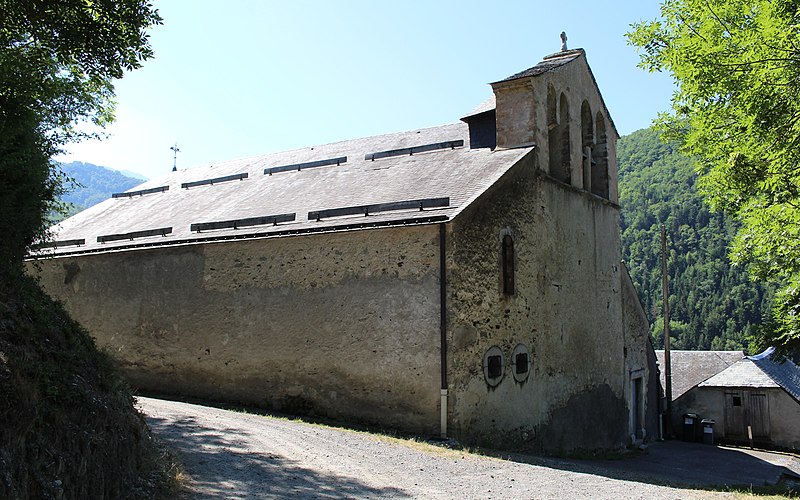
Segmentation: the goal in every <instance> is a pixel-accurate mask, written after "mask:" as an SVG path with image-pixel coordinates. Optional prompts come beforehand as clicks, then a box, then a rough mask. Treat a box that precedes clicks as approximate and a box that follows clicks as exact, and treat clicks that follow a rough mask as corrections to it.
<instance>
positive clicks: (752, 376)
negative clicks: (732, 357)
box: [698, 358, 780, 388]
mask: <svg viewBox="0 0 800 500" xmlns="http://www.w3.org/2000/svg"><path fill="white" fill-rule="evenodd" d="M698 386H699V387H753V388H756V387H758V388H762V387H780V385H778V383H776V382H775V381H774V380H772V379H771V378H770V377H769V375H767V374H766V373H764V372H763V371H762V370H761V369H760V368H759V367H758V365H756V364H755V363H754V362H753V360H752V359H748V358H744V359H742V360H739V361H737V362H736V363H734V364H732V365H731V366H729V367H727V368H726V369H724V370H722V371H721V372H719V373H717V374H716V375H714V376H713V377H711V378H709V379H708V380H706V381H704V382H701V383H700V384H698Z"/></svg>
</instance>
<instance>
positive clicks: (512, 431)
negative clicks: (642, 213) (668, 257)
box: [448, 151, 628, 451]
mask: <svg viewBox="0 0 800 500" xmlns="http://www.w3.org/2000/svg"><path fill="white" fill-rule="evenodd" d="M618 217H619V213H618V209H617V207H616V206H614V205H612V204H610V203H608V202H606V201H604V200H601V199H599V198H597V197H595V196H592V195H590V194H588V193H586V192H583V191H580V190H579V189H576V188H573V187H570V186H566V185H564V184H562V183H559V182H557V181H554V180H552V179H549V178H548V177H546V176H545V175H543V174H542V173H541V171H539V170H538V169H537V164H536V154H535V151H534V152H532V153H531V155H529V156H528V157H526V158H525V159H523V160H522V161H521V162H520V163H519V164H517V165H516V166H515V167H514V168H513V169H512V170H510V171H509V172H508V173H507V174H506V175H505V176H504V178H503V179H501V180H500V181H499V182H498V183H496V184H495V186H493V187H492V188H491V189H490V190H489V191H487V192H486V193H484V195H482V197H481V198H480V199H479V200H478V201H477V202H476V203H474V204H473V205H472V206H470V207H469V209H468V210H466V211H465V212H464V213H462V214H461V215H460V216H459V217H458V218H456V219H455V221H454V222H453V231H452V234H451V236H450V240H449V244H448V250H449V252H450V254H451V259H452V262H451V264H450V268H449V272H448V282H449V283H450V287H449V299H448V300H449V318H448V321H449V332H450V337H449V338H450V340H449V344H450V347H449V349H450V350H449V353H450V355H449V358H448V363H449V365H450V372H451V379H450V394H451V400H450V414H451V426H452V429H453V432H454V434H455V435H456V437H459V438H462V439H467V440H469V441H477V442H479V443H487V444H492V445H494V446H499V445H502V446H504V447H509V448H526V449H532V450H544V451H567V450H571V449H575V448H608V447H613V446H616V445H618V444H621V443H623V442H624V441H625V440H626V437H627V430H628V410H627V407H626V403H625V400H624V398H625V388H624V382H623V379H624V372H625V362H624V357H623V348H624V341H623V328H624V325H623V320H622V317H623V311H622V298H621V292H620V243H619V232H618V223H619V221H618ZM509 231H510V233H511V234H512V235H513V237H514V242H515V253H516V293H515V294H513V295H505V294H504V293H503V292H502V288H501V278H500V274H501V273H500V269H501V264H500V253H501V250H500V249H501V239H502V234H504V233H505V232H509ZM518 344H524V345H525V346H527V349H528V350H529V352H530V356H531V358H530V359H531V360H532V366H531V371H530V372H529V376H528V378H527V380H525V381H524V382H518V381H516V380H515V379H514V377H513V376H512V373H511V370H512V366H511V363H512V361H511V359H510V358H511V352H512V350H513V349H514V348H515V346H517V345H518ZM492 346H497V347H499V348H500V350H501V351H502V353H503V356H504V373H505V375H504V377H503V379H502V380H501V381H500V383H499V384H498V385H497V386H496V387H492V386H490V385H489V384H488V383H487V381H486V379H485V377H484V370H483V359H484V355H485V353H486V352H487V350H488V349H490V348H491V347H492Z"/></svg>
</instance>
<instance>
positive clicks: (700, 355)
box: [662, 348, 800, 450]
mask: <svg viewBox="0 0 800 500" xmlns="http://www.w3.org/2000/svg"><path fill="white" fill-rule="evenodd" d="M662 352H663V351H662ZM682 352H684V353H686V352H689V351H682ZM737 352H738V351H733V352H730V351H729V352H728V353H727V359H725V356H720V355H719V353H715V352H709V351H705V352H697V353H696V356H691V355H689V356H683V357H684V358H686V359H690V358H692V357H694V358H696V359H698V360H701V359H706V360H708V359H710V358H712V357H715V358H716V359H717V361H718V362H719V363H717V364H716V365H717V366H722V365H727V366H724V367H723V368H722V369H720V370H719V371H718V372H717V373H714V374H712V375H710V376H708V377H706V378H705V379H704V380H702V381H699V382H695V383H694V385H692V386H691V387H689V388H688V389H686V390H679V391H678V392H674V393H673V394H675V396H674V398H673V423H674V424H675V425H676V426H677V427H674V428H676V429H681V430H682V426H680V425H679V424H681V423H682V416H683V415H684V414H696V415H698V416H699V418H703V419H710V420H714V427H713V434H714V439H715V441H721V440H724V441H727V442H742V443H754V444H756V445H761V446H766V447H771V448H786V449H795V450H797V449H800V367H798V366H797V365H796V364H795V363H794V362H792V360H790V359H787V360H783V361H778V360H776V359H774V350H773V349H772V348H770V349H768V350H767V351H765V352H763V353H761V354H759V355H757V356H744V355H742V356H741V357H740V358H739V359H738V360H736V361H734V362H732V363H729V361H730V360H731V359H732V358H735V357H736V355H735V353H737ZM678 357H679V358H680V357H682V356H681V355H680V354H679V355H678ZM706 366H708V364H707V365H706ZM688 373H692V372H691V371H689V372H688ZM685 378H686V377H685V376H684V372H682V370H680V369H678V368H676V367H675V364H674V358H673V381H681V380H684V379H685ZM681 384H682V382H678V385H679V387H682V386H683V385H685V384H683V385H681Z"/></svg>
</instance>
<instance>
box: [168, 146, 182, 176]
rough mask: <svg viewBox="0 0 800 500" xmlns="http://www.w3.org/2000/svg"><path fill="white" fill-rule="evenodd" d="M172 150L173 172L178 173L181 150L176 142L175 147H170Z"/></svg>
mask: <svg viewBox="0 0 800 500" xmlns="http://www.w3.org/2000/svg"><path fill="white" fill-rule="evenodd" d="M169 149H171V150H172V171H173V172H176V171H177V170H178V153H179V152H180V149H178V143H177V142H176V143H175V145H174V146H170V148H169Z"/></svg>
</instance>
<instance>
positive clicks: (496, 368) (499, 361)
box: [486, 356, 503, 378]
mask: <svg viewBox="0 0 800 500" xmlns="http://www.w3.org/2000/svg"><path fill="white" fill-rule="evenodd" d="M487 365H488V366H487V370H486V374H487V376H488V377H489V378H498V377H500V376H502V375H503V358H502V357H501V356H489V359H488V363H487Z"/></svg>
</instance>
